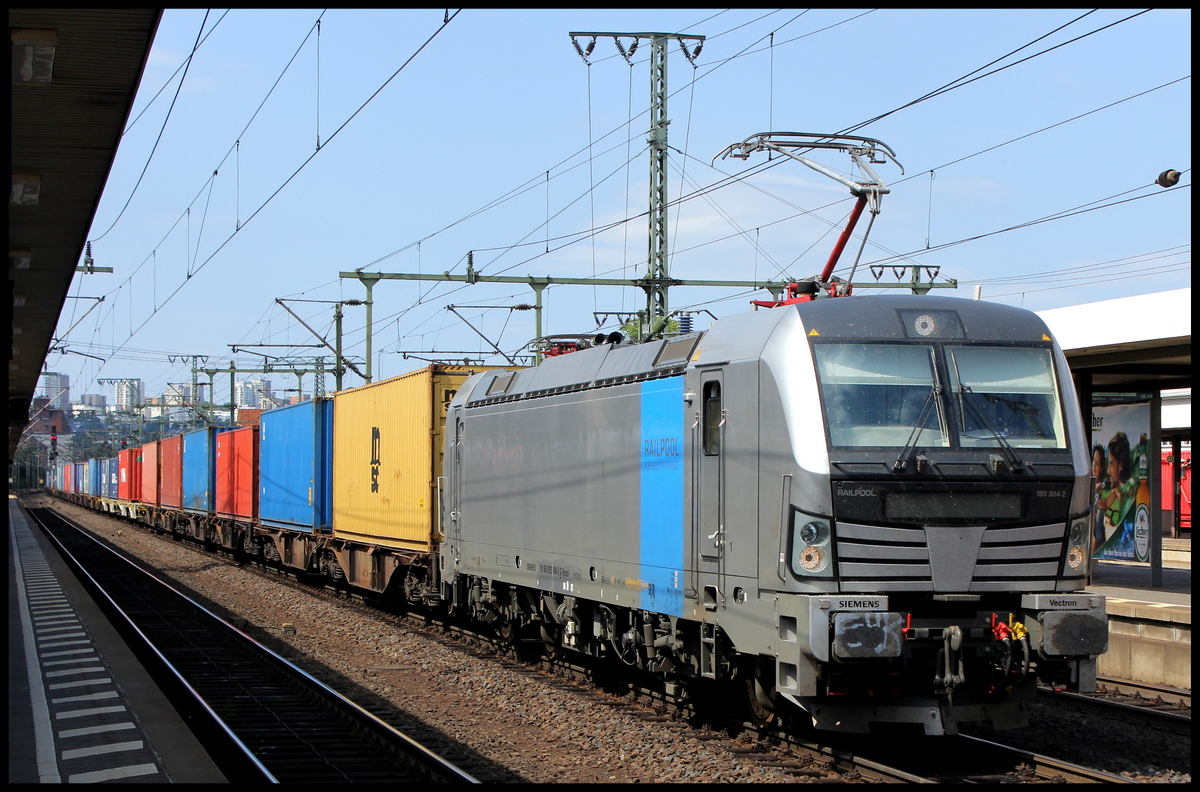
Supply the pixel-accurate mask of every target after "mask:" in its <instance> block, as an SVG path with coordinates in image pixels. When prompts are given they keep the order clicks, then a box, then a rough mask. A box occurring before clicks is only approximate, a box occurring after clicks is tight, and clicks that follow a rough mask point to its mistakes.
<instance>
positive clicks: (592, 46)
mask: <svg viewBox="0 0 1200 792" xmlns="http://www.w3.org/2000/svg"><path fill="white" fill-rule="evenodd" d="M594 49H596V37H595V36H592V40H591V41H590V42H588V45H587V49H586V50H584V51H583V54H584V55H591V54H592V50H594Z"/></svg>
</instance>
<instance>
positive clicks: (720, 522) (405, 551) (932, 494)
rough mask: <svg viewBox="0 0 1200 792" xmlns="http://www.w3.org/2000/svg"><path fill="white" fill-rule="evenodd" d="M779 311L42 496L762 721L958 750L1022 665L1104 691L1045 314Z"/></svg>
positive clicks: (1061, 386) (1081, 503)
mask: <svg viewBox="0 0 1200 792" xmlns="http://www.w3.org/2000/svg"><path fill="white" fill-rule="evenodd" d="M789 296H791V292H790V291H789ZM781 302H785V303H787V304H783V305H781V306H780V307H776V308H773V309H771V310H761V311H754V312H751V313H748V314H742V315H737V316H729V317H726V318H722V319H718V320H715V321H714V322H713V323H712V324H711V326H710V327H709V328H708V329H707V330H705V331H703V332H693V333H687V334H683V335H677V336H674V337H667V338H659V339H656V340H652V341H650V342H646V343H620V342H615V341H614V342H609V339H605V338H600V337H598V338H597V343H596V344H595V345H594V346H592V347H591V348H587V349H581V350H580V351H576V352H572V353H570V354H563V355H559V356H556V357H554V358H552V359H548V360H546V361H545V362H543V363H542V364H541V365H540V366H537V367H534V368H526V369H520V368H514V367H506V368H499V367H498V368H492V369H476V370H467V369H462V368H455V367H447V366H438V365H434V366H430V367H428V368H425V369H421V370H419V371H417V372H414V373H412V374H408V375H404V376H401V377H396V378H393V379H389V380H385V381H382V382H378V383H374V384H369V385H365V386H363V387H360V388H353V389H350V390H345V391H341V392H339V393H337V394H335V395H334V396H333V398H332V399H318V400H314V401H311V402H303V403H301V404H297V405H294V406H290V407H286V408H282V409H278V410H272V411H268V412H264V413H263V414H262V416H261V423H260V424H259V425H258V426H257V427H246V428H241V429H235V430H232V431H224V432H222V431H217V430H213V429H208V430H203V431H200V432H192V433H189V434H184V435H182V436H180V437H174V438H167V439H164V440H162V441H156V442H153V443H149V444H147V445H145V446H143V447H142V448H141V449H135V450H131V451H129V452H122V454H121V456H120V457H119V458H118V459H117V460H116V461H112V460H108V461H105V460H98V461H97V460H93V461H92V462H91V466H92V469H95V468H96V467H97V466H98V467H99V469H100V471H101V472H100V473H97V474H94V475H95V476H98V477H99V478H98V479H93V478H92V476H93V474H92V473H91V472H90V470H89V466H88V465H87V464H86V463H85V464H84V465H83V466H78V465H77V466H75V469H74V470H73V469H71V467H70V466H64V467H60V468H59V469H58V470H57V471H56V472H55V481H54V487H55V488H56V489H58V490H61V491H65V493H67V494H66V497H68V498H70V499H72V500H75V501H76V502H80V503H86V504H88V505H91V506H94V507H96V508H99V509H104V510H107V511H111V512H117V513H120V514H123V515H125V516H127V517H130V518H132V519H136V520H140V521H143V522H145V523H148V524H150V525H153V526H155V527H157V528H160V529H164V530H168V531H172V532H176V533H181V534H186V535H189V536H193V537H197V538H199V539H202V540H204V541H208V542H212V543H215V544H219V545H221V546H223V547H227V548H232V549H236V550H238V551H242V552H246V553H249V554H253V555H261V556H263V557H265V558H266V559H268V560H271V561H274V562H276V563H279V564H282V565H284V566H287V567H292V568H295V569H298V570H302V571H304V572H307V573H310V574H319V575H323V576H325V577H327V578H328V579H330V580H331V581H336V582H338V583H339V584H342V585H346V586H350V587H355V588H358V589H366V590H370V591H374V592H379V593H383V594H385V595H390V596H393V597H395V598H397V599H403V600H404V601H405V602H406V603H407V604H408V605H409V606H417V605H420V606H424V607H430V608H436V609H440V610H442V611H445V612H448V613H450V614H453V615H457V616H459V617H462V618H469V619H471V620H473V621H474V622H476V623H481V624H485V625H490V626H491V627H492V628H493V629H494V631H495V634H496V635H497V636H499V638H500V639H501V640H504V641H516V640H525V641H528V640H533V641H541V642H542V643H543V644H544V647H545V651H546V652H547V653H549V654H556V653H558V652H579V653H583V654H586V655H591V656H593V657H595V658H599V659H600V660H601V661H608V662H612V663H617V664H624V665H627V666H630V667H636V668H639V669H642V670H644V671H645V672H646V673H648V674H652V675H654V676H655V677H657V678H658V679H659V680H660V681H661V685H662V688H663V690H664V692H665V693H666V694H668V695H669V696H675V697H680V698H682V697H687V696H698V695H708V694H710V693H711V692H712V691H720V690H725V691H737V692H739V693H743V694H745V695H746V696H747V698H748V701H749V703H750V708H751V711H752V713H753V714H754V715H755V716H756V717H758V718H760V719H762V720H769V719H771V718H773V717H776V716H777V715H779V714H780V713H783V712H787V713H790V718H791V720H790V722H796V720H797V719H799V720H801V721H806V720H808V719H811V722H812V724H813V725H814V726H815V727H816V728H818V729H828V730H842V731H853V732H867V731H872V730H874V729H875V728H876V725H879V724H882V725H892V727H893V728H895V726H894V725H895V724H907V727H905V728H910V729H915V730H919V731H923V732H924V733H925V734H935V735H936V734H953V733H956V732H957V729H958V724H959V723H961V722H964V721H990V722H992V723H993V724H994V725H995V726H996V727H998V728H1011V727H1014V726H1019V725H1023V724H1024V722H1025V715H1024V707H1025V705H1026V703H1027V702H1028V701H1029V700H1030V698H1031V696H1032V695H1033V693H1034V691H1035V686H1036V681H1037V679H1039V678H1040V679H1042V680H1045V681H1051V682H1053V683H1055V684H1059V685H1063V686H1066V687H1069V688H1072V689H1076V690H1081V691H1090V690H1094V688H1095V674H1096V658H1097V656H1098V655H1100V654H1102V653H1104V652H1105V651H1106V650H1107V646H1108V623H1107V616H1106V614H1105V604H1104V598H1103V597H1102V596H1098V595H1095V594H1091V593H1087V592H1085V591H1084V581H1085V575H1086V573H1087V569H1088V559H1089V557H1090V555H1091V548H1090V544H1089V543H1090V542H1091V531H1089V530H1088V517H1089V509H1090V499H1089V475H1090V469H1089V460H1088V448H1087V445H1086V438H1085V435H1084V431H1083V426H1082V422H1081V417H1080V412H1079V409H1078V405H1077V400H1076V396H1075V392H1074V388H1073V385H1072V381H1071V378H1070V373H1069V370H1068V368H1067V363H1066V360H1065V358H1064V356H1063V354H1062V351H1061V350H1060V349H1059V347H1058V346H1057V345H1056V344H1055V342H1054V341H1053V339H1052V337H1051V335H1050V332H1049V330H1048V329H1047V328H1046V326H1045V325H1044V323H1043V322H1042V321H1041V320H1040V319H1039V318H1038V317H1037V316H1036V315H1034V314H1032V313H1030V312H1028V311H1024V310H1020V309H1016V308H1011V307H1007V306H1002V305H996V304H991V303H986V302H980V301H973V300H962V299H955V298H946V297H931V296H925V295H905V296H883V297H875V296H871V297H863V296H849V297H839V298H837V299H812V298H811V297H809V295H807V294H802V295H800V296H798V297H796V298H795V299H791V300H786V301H781ZM139 456H140V468H139V462H138V461H137V458H138V457H139ZM103 471H108V472H107V473H104V472H103ZM106 477H107V478H106ZM110 478H115V479H116V483H115V484H109V485H108V486H109V488H108V489H107V490H105V489H103V487H104V486H105V484H104V483H103V482H107V481H109V479H110ZM135 482H140V487H141V489H140V491H139V490H138V489H136V486H137V485H136V483H135ZM97 487H99V489H97Z"/></svg>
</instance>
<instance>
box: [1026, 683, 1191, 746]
mask: <svg viewBox="0 0 1200 792" xmlns="http://www.w3.org/2000/svg"><path fill="white" fill-rule="evenodd" d="M1124 687H1125V688H1126V690H1144V691H1147V692H1149V691H1151V690H1154V688H1153V687H1150V686H1142V685H1138V684H1136V683H1127V684H1126V685H1125V686H1124ZM1108 695H1109V694H1107V693H1086V694H1084V693H1073V692H1071V691H1066V690H1051V689H1046V688H1041V689H1039V690H1038V696H1039V698H1042V699H1043V700H1046V701H1048V702H1050V703H1052V704H1054V705H1055V706H1058V707H1064V708H1067V709H1071V710H1075V711H1078V712H1081V713H1085V714H1087V715H1088V716H1089V717H1094V716H1101V717H1106V718H1112V719H1114V720H1117V721H1120V722H1121V723H1122V724H1129V725H1131V726H1133V727H1134V728H1139V729H1141V728H1151V729H1159V730H1163V731H1168V732H1171V733H1173V734H1178V735H1190V734H1191V733H1192V714H1191V709H1190V707H1186V708H1185V707H1181V706H1179V705H1178V704H1171V703H1168V702H1165V701H1163V700H1162V699H1161V698H1155V699H1150V698H1146V697H1144V696H1139V697H1137V698H1135V697H1132V696H1129V695H1125V696H1122V698H1120V699H1112V698H1108V697H1107V696H1108ZM1188 699H1189V701H1190V699H1191V697H1190V695H1189V696H1188Z"/></svg>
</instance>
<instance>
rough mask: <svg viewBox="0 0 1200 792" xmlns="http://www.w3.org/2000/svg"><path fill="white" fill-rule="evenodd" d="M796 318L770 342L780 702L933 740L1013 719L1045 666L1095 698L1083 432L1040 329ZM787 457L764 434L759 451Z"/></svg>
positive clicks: (943, 301)
mask: <svg viewBox="0 0 1200 792" xmlns="http://www.w3.org/2000/svg"><path fill="white" fill-rule="evenodd" d="M775 310H789V309H788V308H784V309H775ZM790 310H792V311H794V317H795V318H794V319H789V320H786V321H781V322H780V323H779V326H778V329H777V331H776V333H775V335H774V336H773V338H772V342H773V343H771V344H768V345H767V348H766V349H764V351H763V354H762V359H763V366H764V374H766V375H768V376H769V377H770V379H771V380H772V381H773V382H774V383H775V386H776V390H777V392H778V394H779V396H778V409H779V410H780V412H781V413H782V415H781V416H780V417H782V418H783V424H784V425H783V426H780V427H777V428H778V429H785V430H786V431H779V432H777V434H778V436H779V437H780V442H781V443H782V444H784V445H786V446H787V449H786V450H787V451H790V452H791V455H792V456H793V458H794V460H795V465H794V466H792V468H791V469H790V470H788V471H786V472H784V473H782V474H781V478H782V482H781V485H782V490H783V493H784V494H783V496H782V502H781V507H780V522H779V526H778V531H779V541H780V555H779V574H778V575H776V577H777V578H778V579H779V585H778V586H777V587H775V588H776V602H775V614H774V616H775V625H774V632H775V635H774V636H773V640H772V644H773V649H774V653H775V655H776V658H777V663H776V678H775V680H773V681H774V684H775V687H776V690H777V693H778V695H779V696H782V697H783V698H785V699H788V700H790V701H792V702H793V703H795V704H797V705H799V706H800V707H802V708H803V709H805V710H806V711H807V712H808V713H809V714H810V715H811V716H812V718H813V722H814V724H815V725H816V726H818V727H819V728H826V729H839V730H849V731H867V730H869V728H870V724H871V723H876V722H902V723H903V722H907V723H915V724H921V725H922V726H923V727H924V730H925V732H926V733H930V734H940V733H954V732H955V731H956V730H957V728H956V724H957V723H958V722H960V721H966V720H989V721H992V722H993V724H994V725H996V726H997V727H998V728H1006V727H1013V726H1019V725H1022V724H1023V723H1024V712H1023V705H1024V704H1025V702H1027V701H1028V700H1029V698H1030V697H1031V696H1032V695H1033V692H1034V686H1035V680H1036V678H1037V677H1041V678H1042V679H1045V680H1048V681H1049V680H1052V681H1054V682H1056V683H1062V684H1065V685H1067V686H1069V687H1071V688H1073V689H1077V690H1084V691H1087V690H1093V689H1094V688H1095V668H1096V656H1097V655H1099V654H1102V653H1103V652H1105V651H1106V650H1107V643H1108V628H1107V618H1106V615H1105V610H1104V598H1103V597H1101V596H1098V595H1093V594H1088V593H1085V592H1084V580H1085V575H1086V573H1087V569H1088V563H1089V562H1088V559H1089V556H1090V546H1089V541H1090V538H1089V531H1088V530H1087V516H1088V509H1089V500H1088V475H1089V471H1088V468H1087V459H1086V439H1085V436H1084V434H1083V425H1082V422H1081V419H1080V414H1079V410H1078V407H1077V401H1076V398H1075V394H1074V389H1073V387H1072V384H1071V380H1070V375H1069V370H1068V368H1067V365H1066V360H1065V358H1064V357H1063V355H1062V352H1061V350H1059V349H1058V348H1057V346H1056V345H1055V344H1054V342H1053V340H1052V339H1051V337H1050V335H1049V332H1048V330H1047V329H1046V327H1045V325H1044V324H1043V323H1042V322H1041V321H1040V320H1039V319H1038V318H1037V317H1036V315H1034V314H1032V313H1030V312H1027V311H1022V310H1019V309H1013V308H1008V307H1005V306H999V305H993V304H988V303H981V302H975V301H968V300H959V299H953V298H941V297H921V296H904V297H865V298H864V297H855V298H838V299H829V300H818V301H812V302H808V303H801V304H800V305H798V306H795V307H794V308H791V309H790ZM765 378H766V377H764V379H765ZM764 401H769V400H764ZM765 412H766V413H768V414H769V413H770V412H771V409H770V407H769V406H766V409H765ZM818 416H819V418H818ZM763 436H764V438H766V437H767V436H768V432H767V431H766V427H764V431H763ZM817 448H819V449H820V450H821V453H817V452H816V451H815V450H814V449H817ZM784 451H785V449H784V448H782V447H780V448H776V449H772V448H770V446H769V443H768V441H767V440H766V439H764V443H763V448H762V455H763V459H764V460H765V459H767V458H772V457H778V456H782V453H783V452H784ZM770 478H772V477H771V476H769V475H764V476H763V479H764V487H765V489H767V490H769V489H772V487H770V486H769V485H768V480H769V479H770ZM776 486H780V485H776ZM778 491H779V490H776V492H778ZM776 497H779V496H778V495H777V496H776ZM763 577H764V580H766V579H767V576H766V575H764V576H763Z"/></svg>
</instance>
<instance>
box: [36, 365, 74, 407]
mask: <svg viewBox="0 0 1200 792" xmlns="http://www.w3.org/2000/svg"><path fill="white" fill-rule="evenodd" d="M39 395H40V396H42V397H44V398H46V399H49V400H50V409H52V410H65V409H67V408H68V407H70V406H71V378H70V377H69V376H67V375H66V374H58V373H56V372H53V371H44V372H42V388H41V393H40V394H39Z"/></svg>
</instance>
